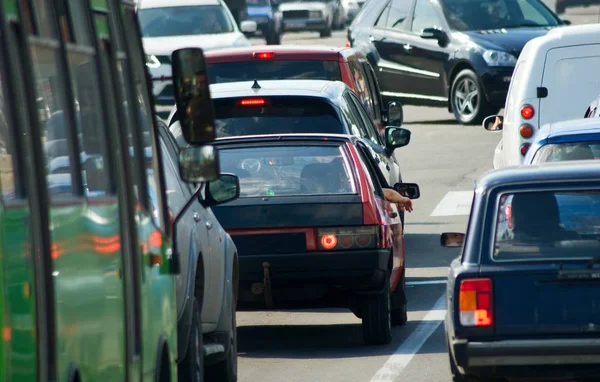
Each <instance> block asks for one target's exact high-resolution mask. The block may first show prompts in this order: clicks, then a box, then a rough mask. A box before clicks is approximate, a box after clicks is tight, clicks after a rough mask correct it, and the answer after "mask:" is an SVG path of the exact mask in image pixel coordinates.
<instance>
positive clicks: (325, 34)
mask: <svg viewBox="0 0 600 382" xmlns="http://www.w3.org/2000/svg"><path fill="white" fill-rule="evenodd" d="M332 24H333V22H332ZM332 26H333V25H328V26H327V27H326V29H324V30H322V31H320V32H319V36H321V38H326V37H331V28H332Z"/></svg>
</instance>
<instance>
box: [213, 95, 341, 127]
mask: <svg viewBox="0 0 600 382" xmlns="http://www.w3.org/2000/svg"><path fill="white" fill-rule="evenodd" d="M214 105H215V115H216V127H217V137H228V136H234V135H257V134H291V133H331V134H345V129H344V126H343V125H342V124H341V122H340V120H339V117H338V114H337V113H336V111H335V109H334V108H333V107H332V106H331V105H330V104H329V103H327V102H326V101H324V100H321V99H318V98H309V97H271V98H257V97H254V98H229V99H221V100H215V101H214Z"/></svg>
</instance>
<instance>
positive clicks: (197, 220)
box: [194, 212, 201, 223]
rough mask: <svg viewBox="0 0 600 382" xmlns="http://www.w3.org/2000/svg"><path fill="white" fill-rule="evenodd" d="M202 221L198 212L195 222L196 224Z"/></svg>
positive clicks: (195, 215) (195, 214)
mask: <svg viewBox="0 0 600 382" xmlns="http://www.w3.org/2000/svg"><path fill="white" fill-rule="evenodd" d="M200 220H201V219H200V214H199V213H197V212H194V221H195V222H196V223H198V222H199V221H200Z"/></svg>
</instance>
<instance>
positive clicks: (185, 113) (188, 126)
mask: <svg viewBox="0 0 600 382" xmlns="http://www.w3.org/2000/svg"><path fill="white" fill-rule="evenodd" d="M171 62H172V67H173V87H174V89H175V101H176V104H177V109H178V110H181V111H182V112H181V114H180V121H179V122H180V123H181V129H182V132H183V136H184V138H185V140H186V141H187V142H188V143H190V144H197V145H202V144H206V143H210V142H212V141H214V140H215V138H216V130H215V111H214V107H213V102H212V100H211V98H210V89H209V84H208V76H207V73H206V60H205V58H204V52H203V51H202V49H200V48H184V49H178V50H175V51H174V52H173V54H172V55H171Z"/></svg>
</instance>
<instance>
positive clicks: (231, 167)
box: [219, 145, 356, 198]
mask: <svg viewBox="0 0 600 382" xmlns="http://www.w3.org/2000/svg"><path fill="white" fill-rule="evenodd" d="M219 157H220V163H221V171H222V172H224V173H233V174H235V175H237V176H238V177H239V178H240V197H241V198H253V197H254V198H258V197H267V196H271V197H273V196H302V195H339V194H356V185H355V180H354V175H353V173H352V171H351V168H352V167H351V166H350V163H349V161H348V158H347V156H346V155H345V150H344V149H343V146H342V145H337V146H333V145H331V146H321V145H319V146H308V145H296V146H290V145H285V146H272V145H269V146H263V147H243V148H220V149H219Z"/></svg>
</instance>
